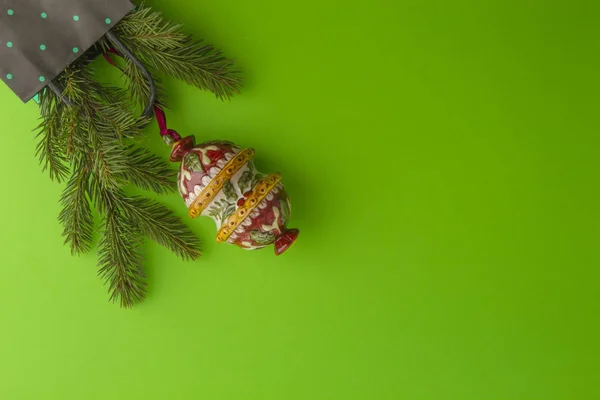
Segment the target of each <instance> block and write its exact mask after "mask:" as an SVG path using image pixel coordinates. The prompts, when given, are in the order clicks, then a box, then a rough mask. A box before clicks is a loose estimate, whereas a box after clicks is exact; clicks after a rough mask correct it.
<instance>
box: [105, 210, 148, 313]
mask: <svg viewBox="0 0 600 400" xmlns="http://www.w3.org/2000/svg"><path fill="white" fill-rule="evenodd" d="M133 226H134V225H133V224H132V223H131V221H129V220H128V219H127V218H126V217H125V216H123V215H122V214H120V213H119V210H118V209H117V208H116V207H110V208H108V209H107V210H106V216H105V218H104V232H103V235H102V239H101V241H100V251H99V256H100V259H99V267H100V270H99V272H98V273H99V275H100V276H101V277H102V278H103V279H104V280H105V282H106V284H107V285H108V286H109V289H108V291H109V294H110V300H111V301H113V302H116V301H119V303H120V304H121V307H126V308H128V307H132V306H133V305H134V304H135V303H137V302H141V301H143V300H144V298H145V297H146V290H147V289H146V288H147V286H146V274H145V272H144V269H143V266H142V256H141V253H140V249H139V247H140V239H139V237H140V236H139V232H138V231H137V230H136V229H135V228H133Z"/></svg>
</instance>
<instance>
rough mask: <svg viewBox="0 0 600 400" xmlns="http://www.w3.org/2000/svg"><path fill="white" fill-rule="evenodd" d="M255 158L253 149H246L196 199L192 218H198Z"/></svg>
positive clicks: (191, 209) (191, 214) (191, 211)
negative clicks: (245, 165)
mask: <svg viewBox="0 0 600 400" xmlns="http://www.w3.org/2000/svg"><path fill="white" fill-rule="evenodd" d="M252 157H254V150H253V149H245V150H242V151H240V152H239V153H237V154H236V155H235V157H233V158H232V159H231V160H229V162H228V163H227V164H226V165H225V166H224V167H223V169H222V170H221V171H219V173H218V174H217V176H215V178H214V179H213V180H212V181H211V182H210V183H209V184H208V185H207V186H206V187H205V188H204V190H203V191H202V192H201V193H200V194H199V195H198V197H196V199H195V200H194V201H193V202H192V204H191V205H190V209H189V210H188V214H189V215H190V217H192V218H196V217H197V216H199V215H200V214H202V211H204V209H205V208H206V207H207V206H208V205H209V204H210V203H211V202H212V201H213V199H214V198H215V196H216V195H217V194H219V192H220V191H221V189H222V188H223V185H224V184H225V182H227V181H228V180H230V179H231V178H232V177H233V175H235V174H236V172H238V171H239V170H240V169H241V168H242V167H243V166H244V164H246V163H247V162H248V161H250V160H252Z"/></svg>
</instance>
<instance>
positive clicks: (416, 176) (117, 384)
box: [0, 0, 600, 400]
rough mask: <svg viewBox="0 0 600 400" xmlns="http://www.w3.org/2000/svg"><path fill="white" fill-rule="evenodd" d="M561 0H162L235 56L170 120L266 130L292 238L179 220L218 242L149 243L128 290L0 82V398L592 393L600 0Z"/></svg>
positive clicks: (249, 140)
mask: <svg viewBox="0 0 600 400" xmlns="http://www.w3.org/2000/svg"><path fill="white" fill-rule="evenodd" d="M562 3H563V4H561V2H542V1H525V2H524V1H506V0H503V1H500V0H498V1H491V0H490V1H474V0H460V1H454V2H447V1H435V0H421V1H406V0H399V1H388V0H374V1H370V2H358V1H353V2H337V1H332V0H329V1H327V0H326V1H305V2H302V3H293V4H292V3H290V4H287V3H282V2H280V1H279V2H277V1H270V0H259V1H254V2H247V1H236V0H230V1H223V2H194V1H189V0H187V1H186V0H172V1H170V2H168V3H167V2H159V1H156V0H155V1H151V2H150V4H152V5H156V6H157V7H160V8H161V9H163V10H164V11H165V14H166V15H167V16H168V17H170V18H172V19H174V20H176V21H179V22H182V23H185V24H186V25H187V27H188V30H189V31H190V32H192V33H194V34H197V35H199V36H202V37H205V38H206V39H207V41H208V42H210V43H213V44H215V45H217V46H218V47H222V48H223V49H224V50H225V52H226V54H227V55H229V56H233V57H235V58H237V60H238V64H239V66H240V68H241V69H242V70H243V71H244V74H245V76H246V86H245V89H244V91H243V94H242V95H241V96H238V97H236V98H234V99H233V100H232V101H231V102H226V103H221V102H219V101H218V100H216V99H215V98H214V97H213V96H212V95H210V94H208V93H201V92H198V91H197V90H195V89H193V88H190V87H187V86H185V85H184V84H181V83H179V82H175V81H172V80H167V81H166V83H167V86H168V95H169V98H170V107H171V109H172V110H171V112H170V114H169V122H170V124H171V125H172V127H173V128H176V129H177V130H179V132H180V133H182V134H194V135H196V137H197V138H198V139H199V140H204V139H206V140H209V139H228V140H232V141H235V142H237V143H239V144H240V145H242V146H251V147H254V148H255V149H256V150H257V156H256V158H257V164H258V166H259V167H260V169H261V170H263V171H264V172H273V171H279V172H282V173H283V176H284V182H285V184H286V187H287V188H288V189H289V192H290V195H291V196H292V202H293V217H292V225H293V226H296V227H298V228H300V229H301V231H302V234H301V237H300V239H299V241H298V243H297V244H295V245H294V247H293V248H292V249H291V250H290V251H289V252H288V253H286V254H285V256H282V257H281V258H275V257H274V256H273V254H272V251H271V250H264V251H261V252H254V253H248V252H244V251H242V250H240V249H238V248H234V247H231V246H226V245H217V244H216V243H215V242H214V236H215V228H214V225H213V223H212V221H210V220H209V219H199V220H194V221H189V224H190V226H192V227H193V228H194V230H195V231H196V232H197V233H198V234H199V235H200V236H201V237H202V238H203V240H204V242H205V256H204V257H203V258H202V259H201V260H200V261H198V262H195V263H185V262H182V261H179V260H178V259H176V258H175V256H173V255H172V254H170V253H169V252H168V251H167V250H165V249H163V248H160V247H158V246H157V245H154V244H150V243H149V244H148V245H147V246H146V249H145V250H146V255H147V263H146V265H147V271H148V276H149V278H148V279H149V285H150V293H149V297H148V300H147V301H146V303H144V304H143V305H140V306H138V307H136V308H135V309H133V310H121V309H119V308H118V306H116V305H111V304H108V303H107V295H106V293H105V292H106V288H105V287H103V286H102V282H101V281H100V280H99V278H97V276H96V266H95V263H96V255H95V254H89V255H86V256H83V257H79V258H73V257H71V256H70V254H69V250H68V249H67V248H66V247H63V246H62V238H61V237H60V233H61V228H60V226H59V224H58V222H57V220H56V216H57V215H58V211H59V207H58V199H59V196H60V192H61V187H60V185H56V184H53V183H51V182H50V181H49V179H48V178H47V176H45V175H44V174H42V172H41V168H40V167H39V166H38V164H37V160H36V158H35V156H34V148H35V140H34V134H33V133H31V130H32V128H33V127H35V126H36V125H37V120H36V118H37V109H36V105H35V104H28V105H25V106H24V105H22V104H20V101H19V100H18V99H17V98H16V97H14V96H13V95H12V93H10V92H9V90H8V89H7V88H6V87H4V86H2V87H0V103H1V105H2V111H1V113H0V115H1V118H2V126H3V127H4V134H3V145H4V146H3V147H4V154H3V157H2V158H0V163H1V164H0V165H1V168H2V169H3V171H4V174H3V177H2V185H3V188H4V192H3V195H2V197H1V200H0V201H1V209H2V210H3V213H2V230H1V231H0V254H1V258H0V265H1V267H0V274H1V276H0V304H2V311H1V312H0V325H1V327H2V328H1V330H0V398H3V399H7V400H13V399H107V398H112V399H210V400H219V399H236V400H237V399H257V400H266V399H277V400H281V399H286V400H291V399H302V400H307V399H314V400H317V399H377V400H383V399H394V400H395V399H404V398H406V399H461V400H464V399H474V400H475V399H476V400H481V399H544V400H548V399H592V398H597V397H598V396H600V391H599V390H598V386H597V384H595V382H596V381H597V379H598V367H597V358H598V355H599V354H600V352H599V348H598V347H599V346H598V341H597V338H598V334H599V323H598V311H599V306H600V300H599V299H598V289H599V288H600V287H599V286H600V285H599V283H598V281H599V278H600V273H599V272H598V267H599V265H600V263H599V256H598V252H597V247H598V245H597V243H598V239H599V238H600V234H599V226H600V218H599V210H598V200H599V196H598V194H599V193H598V179H597V172H598V167H599V165H598V164H599V163H598V147H599V144H600V141H599V139H598V135H597V133H598V127H599V125H600V118H599V116H600V113H599V112H598V110H599V109H600V107H599V106H600V101H599V98H600V97H599V95H598V93H599V92H600V90H599V89H600V87H599V86H600V85H599V83H600V82H599V79H598V71H600V45H599V43H600V40H599V33H600V32H599V28H598V24H597V18H596V16H597V14H598V12H599V11H600V7H599V6H598V5H597V4H593V3H592V2H585V1H573V2H568V3H567V2H562ZM146 144H147V146H149V147H150V148H152V149H153V150H154V151H156V152H157V153H159V154H163V155H164V156H165V158H166V157H167V149H166V148H165V147H164V146H162V144H161V142H160V138H159V135H158V134H157V132H156V131H155V130H153V129H150V130H149V132H148V139H147V143H146ZM163 200H164V201H165V202H166V203H168V204H169V206H170V207H171V208H173V209H176V210H178V213H179V215H181V216H182V217H185V215H186V210H185V207H184V206H183V204H182V201H181V200H180V199H178V198H177V195H175V194H173V195H171V196H168V197H165V198H164V199H163Z"/></svg>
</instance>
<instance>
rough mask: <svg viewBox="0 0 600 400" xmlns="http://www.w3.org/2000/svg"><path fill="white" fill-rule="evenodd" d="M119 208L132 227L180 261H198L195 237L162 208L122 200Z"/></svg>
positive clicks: (140, 200) (147, 202) (149, 202)
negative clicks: (131, 223)
mask: <svg viewBox="0 0 600 400" xmlns="http://www.w3.org/2000/svg"><path fill="white" fill-rule="evenodd" d="M120 207H121V208H122V210H123V212H124V213H125V214H126V215H127V216H128V217H129V218H130V219H131V221H132V222H133V223H134V224H135V226H138V227H139V229H140V230H141V232H142V233H144V235H146V236H148V237H149V238H150V239H152V240H154V241H156V242H157V243H159V244H161V245H163V246H165V247H166V248H168V249H169V250H171V251H172V252H174V253H175V254H177V255H178V256H179V257H181V258H182V259H184V260H195V259H197V258H198V257H200V255H201V252H200V241H199V240H198V239H197V237H196V235H194V233H193V232H192V231H191V230H190V229H189V228H188V227H187V225H185V224H184V223H183V222H181V220H180V219H179V218H177V217H176V216H175V215H174V214H173V213H172V212H171V211H170V210H169V209H168V208H166V207H165V206H163V205H162V204H160V203H157V202H155V201H152V200H150V199H145V198H142V197H134V198H127V199H123V201H122V202H121V203H120Z"/></svg>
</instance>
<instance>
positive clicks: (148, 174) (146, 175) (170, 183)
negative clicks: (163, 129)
mask: <svg viewBox="0 0 600 400" xmlns="http://www.w3.org/2000/svg"><path fill="white" fill-rule="evenodd" d="M124 165H125V169H124V170H123V172H122V173H121V178H122V179H123V180H124V181H128V182H131V183H132V184H134V185H136V186H138V187H139V188H141V189H144V190H150V191H153V192H155V193H157V194H166V193H169V192H172V191H173V190H175V188H176V184H175V179H176V176H177V172H176V171H175V170H173V169H172V168H170V167H169V165H168V164H167V163H166V162H164V161H163V160H162V159H161V158H159V157H157V156H156V155H154V154H152V153H150V152H149V151H148V150H146V149H144V148H142V147H137V146H129V147H128V149H127V151H126V159H125V160H124Z"/></svg>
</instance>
